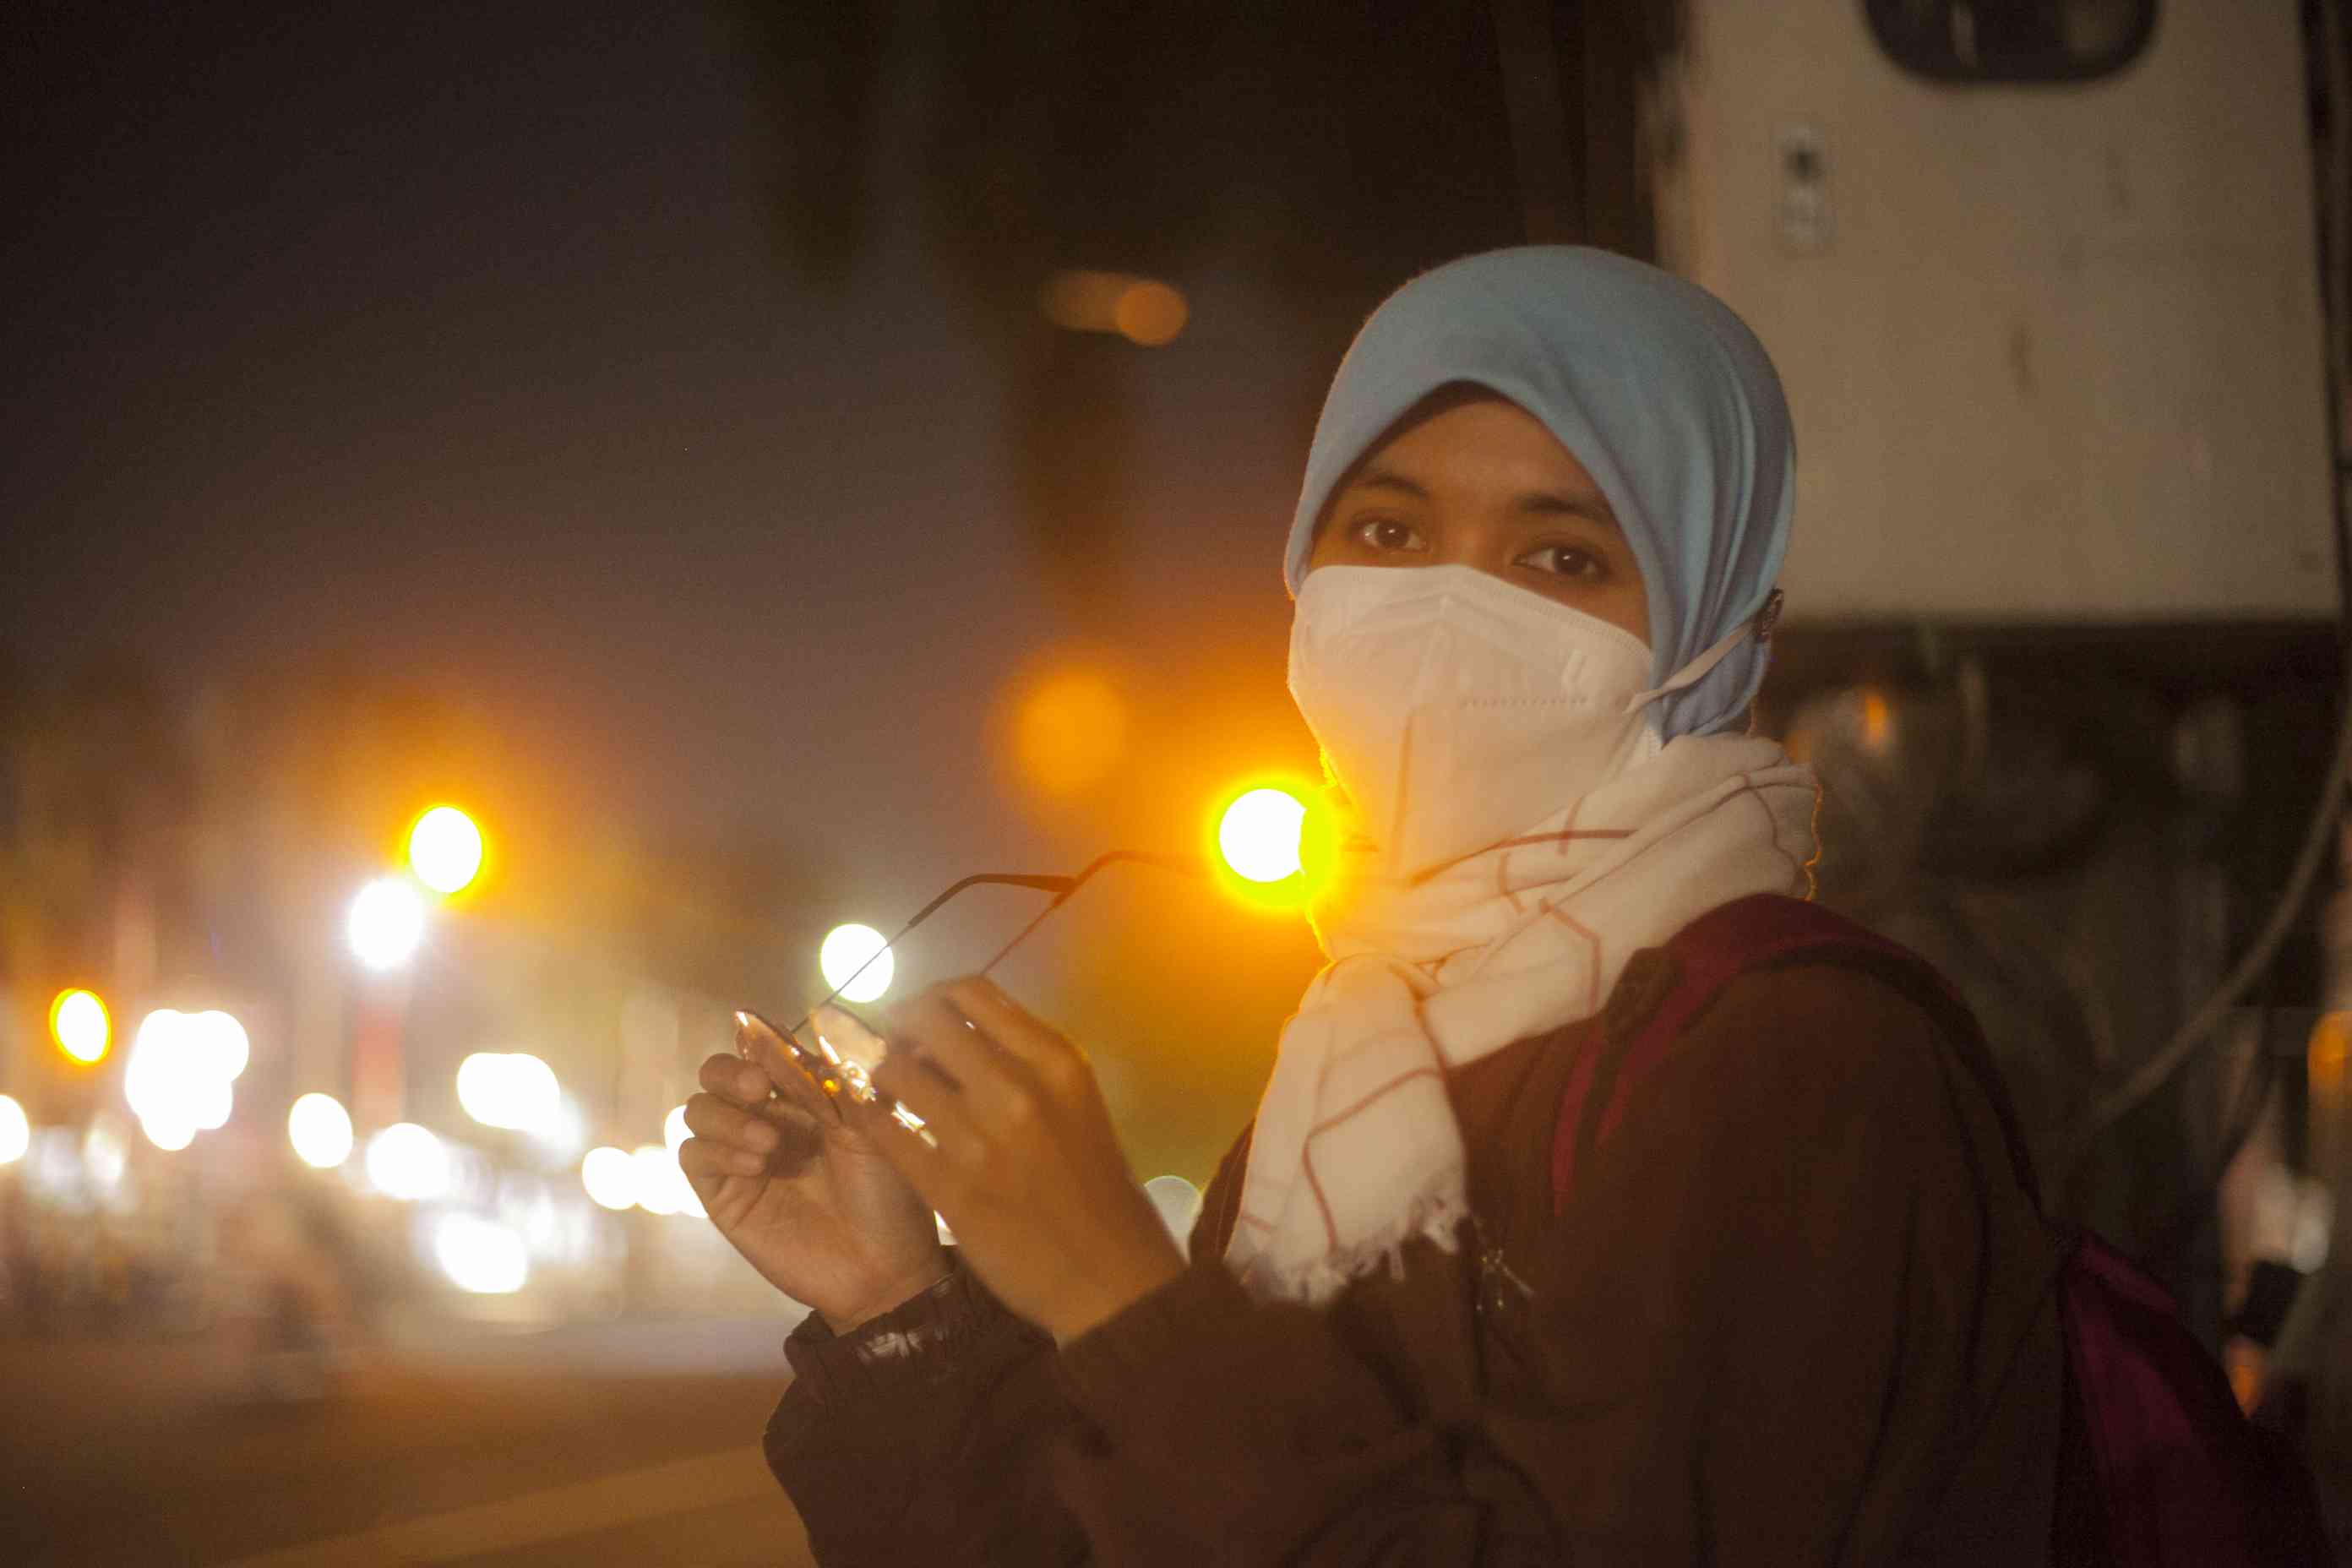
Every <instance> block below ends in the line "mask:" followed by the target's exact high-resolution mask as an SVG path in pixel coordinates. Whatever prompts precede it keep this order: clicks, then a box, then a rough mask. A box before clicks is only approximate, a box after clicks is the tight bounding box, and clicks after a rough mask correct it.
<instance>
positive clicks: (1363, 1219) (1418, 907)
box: [1225, 735, 1819, 1304]
mask: <svg viewBox="0 0 2352 1568" xmlns="http://www.w3.org/2000/svg"><path fill="white" fill-rule="evenodd" d="M1818 799H1819V786H1818V785H1817V784H1815V782H1814V779H1813V775H1812V773H1811V771H1809V770H1808V769H1806V768H1804V767H1801V766H1800V765H1798V764H1797V763H1793V762H1791V761H1790V758H1789V756H1788V754H1787V753H1786V752H1783V751H1782V750H1781V749H1780V746H1779V745H1778V744H1777V743H1776V742H1771V741H1766V740H1757V739H1748V738H1744V737H1740V736H1732V735H1708V736H1696V735H1689V736H1683V737H1681V738H1679V739H1676V740H1675V741H1672V742H1668V743H1667V744H1666V746H1665V747H1664V750H1663V751H1661V752H1659V753H1658V754H1657V755H1656V756H1655V757H1654V758H1652V759H1650V760H1649V761H1647V762H1644V763H1641V764H1639V765H1638V766H1635V767H1633V768H1631V769H1629V770H1627V771H1626V772H1624V773H1620V774H1618V775H1617V776H1615V777H1613V778H1612V779H1610V780H1608V781H1607V782H1606V783H1604V784H1601V785H1600V786H1599V787H1598V788H1596V789H1594V790H1593V791H1592V792H1591V794H1590V795H1586V796H1585V797H1584V798H1583V799H1581V800H1580V801H1578V802H1576V803H1575V804H1573V805H1570V806H1568V807H1567V808H1566V809H1565V810H1562V811H1560V812H1558V813H1556V814H1554V815H1553V816H1550V817H1549V818H1547V819H1546V820H1545V821H1544V822H1543V823H1541V824H1539V825H1538V826H1537V827H1536V828H1535V829H1534V830H1533V831H1531V832H1530V833H1528V834H1527V835H1525V836H1524V837H1518V838H1515V839H1511V840H1509V841H1507V842H1506V843H1503V844H1499V845H1496V846H1495V847H1491V848H1488V849H1484V850H1481V851H1479V852H1478V853H1476V854H1474V855H1471V856H1469V857H1467V858H1464V859H1461V860H1458V861H1455V862H1454V863H1453V864H1452V865H1450V866H1447V867H1444V868H1441V869H1439V870H1437V871H1435V872H1433V873H1430V874H1427V875H1425V876H1423V877H1422V878H1421V879H1417V880H1415V881H1412V882H1411V883H1403V882H1397V881H1387V882H1382V881H1380V880H1377V879H1373V878H1372V877H1370V876H1369V875H1364V874H1362V873H1361V870H1360V868H1362V867H1365V866H1368V865H1369V864H1370V860H1371V858H1370V856H1369V855H1357V856H1350V855H1349V854H1348V853H1346V852H1345V851H1343V852H1342V856H1341V858H1342V861H1343V865H1342V868H1341V870H1340V874H1339V876H1338V877H1336V878H1335V879H1334V881H1333V891H1332V892H1331V893H1330V894H1329V895H1328V898H1327V900H1326V901H1325V902H1323V903H1321V904H1319V905H1318V909H1317V910H1316V927H1317V932H1318V936H1320V938H1321V939H1322V942H1323V947H1324V952H1326V954H1327V955H1328V957H1329V958H1330V960H1331V962H1330V963H1328V965H1326V966H1325V968H1324V969H1323V971H1322V973H1319V974H1318V975H1317V976H1316V978H1315V980H1314V982H1313V984H1310V985H1308V987H1307V994H1306V995H1305V996H1304V997H1303V998H1301V1000H1300V1002H1299V1007H1298V1011H1297V1014H1295V1015H1294V1016H1292V1017H1291V1020H1290V1022H1289V1023H1288V1024H1287V1025H1286V1026H1285V1027H1284V1029H1283V1032H1282V1043H1281V1048H1280V1052H1279V1055H1278V1056H1277V1057H1276V1061H1275V1065H1274V1073H1273V1076H1272V1078H1271V1079H1269V1080H1268V1082H1267V1084H1266V1089H1265V1099H1264V1100H1262V1101H1261V1102H1260V1104H1259V1107H1258V1114H1257V1123H1256V1131H1255V1133H1254V1135H1253V1139H1252V1142H1251V1147H1250V1156H1249V1168H1248V1171H1247V1173H1246V1175H1245V1176H1244V1180H1243V1183H1242V1200H1241V1214H1240V1217H1239V1219H1238V1220H1237V1222H1236V1223H1235V1226H1234V1234H1233V1238H1232V1240H1231V1242H1230V1244H1229V1245H1228V1246H1227V1247H1226V1251H1225V1260H1226V1263H1227V1265H1228V1266H1229V1267H1230V1268H1233V1270H1234V1273H1235V1275H1236V1276H1238V1277H1239V1279H1241V1281H1242V1282H1243V1284H1244V1285H1245V1286H1246V1287H1247V1288H1248V1289H1250V1290H1251V1291H1252V1292H1253V1293H1254V1294H1256V1295H1258V1296H1260V1297H1262V1298H1268V1299H1283V1300H1305V1301H1308V1302H1313V1303H1318V1304H1319V1303H1322V1302H1325V1301H1328V1300H1330V1298H1331V1297H1333V1296H1334V1295H1336V1294H1338V1292H1339V1289H1341V1288H1342V1287H1343V1286H1345V1285H1346V1284H1347V1283H1348V1282H1349V1280H1351V1279H1356V1278H1358V1277H1359V1276H1360V1275H1362V1274H1364V1273H1366V1272H1368V1271H1370V1269H1372V1268H1377V1267H1379V1266H1381V1265H1382V1264H1383V1263H1388V1264H1393V1262H1394V1260H1395V1258H1396V1257H1397V1252H1398V1248H1400V1247H1402V1245H1403V1244H1404V1243H1405V1242H1406V1241H1407V1240H1409V1239H1410V1238H1412V1237H1415V1236H1425V1237H1429V1238H1430V1239H1431V1240H1433V1241H1435V1242H1436V1243H1438V1244H1439V1245H1440V1246H1442V1247H1446V1248H1447V1249H1448V1250H1451V1249H1452V1247H1453V1246H1454V1233H1455V1230H1456V1228H1457V1227H1458V1226H1459V1225H1460V1224H1461V1222H1462V1220H1463V1219H1464V1218H1465V1217H1466V1215H1468V1212H1469V1210H1468V1199H1467V1195H1466V1187H1465V1160H1464V1154H1463V1147H1462V1132H1461V1129H1460V1128H1459V1127H1457V1126H1456V1125H1455V1123H1454V1108H1453V1103H1452V1101H1451V1100H1449V1098H1448V1097H1447V1094H1446V1088H1445V1080H1446V1077H1447V1075H1448V1074H1450V1073H1452V1072H1453V1071H1454V1070H1455V1069H1456V1068H1461V1067H1463V1066H1465V1065H1466V1064H1468V1063H1470V1062H1474V1061H1476V1060H1477V1059H1478V1058H1481V1057H1484V1056H1486V1055H1488V1054H1490V1053H1491V1052H1494V1051H1497V1050H1500V1049H1501V1048H1502V1047H1505V1046H1507V1045H1510V1044H1511V1043H1513V1042H1514V1041H1517V1040H1523V1039H1527V1038H1528V1037H1531V1036H1535V1035H1540V1034H1543V1033H1545V1032H1547V1031H1549V1030H1552V1029H1556V1028H1558V1027H1559V1026H1562V1025H1565V1024H1570V1023H1574V1022H1576V1021H1578V1020H1580V1019H1583V1018H1589V1017H1591V1016H1593V1015H1594V1014H1596V1013H1598V1012H1600V1011H1601V1005H1602V1004H1603V1003H1604V1002H1605V1001H1606V1000H1607V999H1608V995H1609V992H1610V989H1611V987H1612V986H1613V985H1615V984H1616V983H1617V977H1618V975H1619V974H1620V973H1622V971H1623V970H1624V967H1625V961H1626V960H1627V959H1628V958H1630V957H1631V956H1632V955H1633V953H1634V952H1638V951H1640V950H1641V949H1643V948H1645V947H1654V946H1655V945H1657V944H1658V943H1660V942H1664V941H1665V940H1666V939H1667V938H1668V937H1670V936H1672V935H1674V933H1675V931H1679V930H1681V929H1682V928H1683V927H1684V926H1685V925H1687V924H1688V923H1690V921H1693V920H1695V919H1696V918H1697V917H1698V916H1700V915H1702V914H1704V913H1706V911H1707V910H1711V909H1714V908H1715V907H1716V906H1717V905H1718V904H1724V903H1728V902H1730V901H1731V900H1735V899H1738V898H1743V897H1746V896H1747V895H1748V894H1750V893H1789V894H1794V895H1797V896H1800V897H1811V892H1812V872H1811V867H1812V863H1813V861H1814V859H1815V858H1816V856H1817V853H1818V841H1817V839H1816V838H1815V837H1814V830H1813V816H1814V808H1815V805H1816V802H1817V801H1818ZM1349 863H1352V864H1353V865H1354V866H1355V867H1357V868H1359V874H1358V875H1356V876H1354V877H1352V878H1351V877H1350V876H1349Z"/></svg>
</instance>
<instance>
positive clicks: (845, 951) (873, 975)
mask: <svg viewBox="0 0 2352 1568" xmlns="http://www.w3.org/2000/svg"><path fill="white" fill-rule="evenodd" d="M877 954H878V955H879V956H877ZM867 959H872V960H873V962H872V963H866V960H867ZM816 965H817V967H818V968H819V969H821V970H823V971H824V983H825V984H827V985H830V986H832V987H833V988H834V989H835V990H836V991H838V992H840V993H841V995H842V999H843V1000H844V1001H848V1002H875V1001H879V1000H880V999H881V996H882V994H883V993H884V992H886V991H887V990H889V989H890V980H891V976H892V975H893V974H894V973H896V971H897V968H898V960H897V955H896V954H894V953H891V952H885V951H884V939H883V936H882V933H881V932H880V931H876V930H875V929H874V928H873V927H872V926H868V925H859V924H857V923H856V921H852V922H850V923H849V924H847V925H837V926H835V927H834V928H833V930H831V931H827V932H826V933H825V937H824V945H823V946H822V947H820V948H818V949H817V954H816ZM852 975H856V979H855V980H852V979H851V978H850V976H852Z"/></svg>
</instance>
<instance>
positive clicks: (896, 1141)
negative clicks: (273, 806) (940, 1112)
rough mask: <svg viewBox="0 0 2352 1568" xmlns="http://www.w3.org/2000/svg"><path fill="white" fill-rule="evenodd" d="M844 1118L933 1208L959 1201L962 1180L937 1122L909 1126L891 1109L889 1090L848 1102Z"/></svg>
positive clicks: (946, 1206)
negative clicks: (870, 1098) (872, 1097)
mask: <svg viewBox="0 0 2352 1568" xmlns="http://www.w3.org/2000/svg"><path fill="white" fill-rule="evenodd" d="M908 1109H910V1110H911V1109H912V1108H911V1107H909V1108H908ZM842 1118H843V1120H844V1121H847V1122H848V1123H849V1125H850V1127H851V1128H852V1129H853V1130H855V1131H856V1132H858V1133H859V1134H860V1135H861V1136H862V1137H864V1138H865V1140H866V1142H867V1143H868V1144H869V1145H871V1146H872V1147H873V1149H874V1150H875V1152H877V1153H878V1154H880V1155H881V1156H882V1157H883V1158H884V1159H885V1160H887V1161H888V1162H889V1163H890V1164H891V1167H892V1168H893V1169H895V1170H896V1171H897V1172H898V1174H900V1175H901V1176H904V1177H905V1178H906V1179H907V1184H908V1185H909V1186H911V1187H913V1188H914V1189H915V1195H916V1196H917V1197H919V1198H921V1199H922V1200H923V1202H924V1203H925V1204H927V1205H929V1206H930V1207H931V1208H932V1209H934V1210H937V1211H938V1212H940V1213H941V1214H945V1213H946V1212H948V1208H949V1206H950V1205H954V1204H956V1203H957V1202H958V1201H960V1196H961V1191H962V1188H961V1184H960V1183H959V1182H958V1181H957V1180H956V1179H955V1173H954V1170H953V1168H952V1167H951V1166H950V1164H949V1162H948V1158H947V1155H946V1153H945V1150H946V1149H947V1147H948V1144H947V1143H946V1142H944V1141H942V1140H941V1139H940V1137H939V1134H938V1131H937V1127H936V1124H933V1123H931V1122H929V1121H928V1120H927V1121H925V1125H924V1126H923V1128H922V1130H921V1131H914V1130H912V1129H910V1128H908V1126H907V1125H906V1123H904V1122H903V1121H899V1120H898V1118H897V1117H896V1116H895V1115H894V1114H893V1113H892V1097H890V1096H888V1095H887V1094H886V1095H885V1096H884V1097H883V1098H882V1099H881V1100H877V1101H875V1102H874V1103H872V1104H863V1103H859V1102H857V1101H855V1100H853V1101H851V1102H849V1103H848V1104H846V1105H845V1106H843V1108H842ZM949 1223H950V1224H953V1223H954V1222H953V1221H952V1220H950V1222H949Z"/></svg>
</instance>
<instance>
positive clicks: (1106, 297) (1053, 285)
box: [1037, 268, 1191, 348]
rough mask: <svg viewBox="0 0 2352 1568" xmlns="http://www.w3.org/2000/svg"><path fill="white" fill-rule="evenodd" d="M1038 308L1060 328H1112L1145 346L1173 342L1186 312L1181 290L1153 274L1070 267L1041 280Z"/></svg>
mask: <svg viewBox="0 0 2352 1568" xmlns="http://www.w3.org/2000/svg"><path fill="white" fill-rule="evenodd" d="M1037 308H1038V309H1039V310H1042V311H1044V312H1045V319H1046V320H1047V321H1051V322H1053V323H1054V324H1055V326H1057V327H1059V328H1061V329H1062V330H1063V331H1071V332H1116V333H1117V334H1118V335H1119V336H1120V337H1123V338H1125V339H1126V340H1127V341H1128V342H1131V343H1136V344H1139V345H1141V346H1142V347H1144V348H1158V347H1160V345H1162V344H1164V343H1171V342H1175V341H1176V337H1177V334H1179V333H1180V332H1181V331H1183V330H1184V323H1185V321H1186V320H1187V319H1189V317H1190V315H1191V310H1190V308H1189V307H1188V306H1187V305H1186V303H1185V300H1184V295H1183V291H1182V290H1181V289H1177V288H1175V287H1174V286H1173V285H1171V284H1167V283H1163V282H1161V281H1160V279H1156V278H1138V277H1135V276H1133V275H1132V274H1129V273H1125V272H1100V271H1092V270H1087V269H1085V268H1072V269H1070V270H1068V271H1064V272H1056V273H1055V274H1054V275H1053V276H1052V277H1051V278H1048V279H1046V280H1045V288H1044V289H1040V290H1039V291H1038V296H1037Z"/></svg>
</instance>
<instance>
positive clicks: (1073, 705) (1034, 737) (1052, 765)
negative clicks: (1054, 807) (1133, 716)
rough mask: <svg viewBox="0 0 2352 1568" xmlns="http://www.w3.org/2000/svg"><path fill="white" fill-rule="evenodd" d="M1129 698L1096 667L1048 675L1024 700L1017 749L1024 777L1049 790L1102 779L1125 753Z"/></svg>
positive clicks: (1072, 789) (1016, 721)
mask: <svg viewBox="0 0 2352 1568" xmlns="http://www.w3.org/2000/svg"><path fill="white" fill-rule="evenodd" d="M1127 731H1128V716H1127V701H1126V700H1125V699H1124V698H1123V697H1121V696H1120V695H1119V692H1118V687H1116V686H1115V685H1113V684H1112V683H1111V681H1110V679H1108V677H1107V676H1104V675H1102V674H1100V673H1099V672H1097V671H1095V670H1088V669H1076V670H1066V671H1063V672H1061V673H1059V674H1055V675H1052V676H1048V677H1047V678H1046V679H1044V680H1042V681H1040V682H1039V683H1038V684H1037V685H1036V686H1035V687H1034V688H1033V689H1031V690H1030V691H1028V692H1027V693H1026V694H1025V695H1024V696H1023V697H1022V699H1021V700H1020V702H1019V705H1018V707H1017V709H1016V710H1015V712H1014V716H1013V755H1014V758H1015V759H1016V761H1017V762H1018V763H1019V764H1020V768H1021V774H1022V777H1024V779H1026V780H1027V781H1028V782H1029V783H1030V784H1033V785H1034V786H1035V787H1036V788H1038V789H1041V790H1043V791H1045V793H1046V794H1048V795H1074V794H1076V792H1078V791H1080V790H1083V789H1086V788H1087V787H1089V786H1090V785H1093V784H1099V783H1101V782H1102V781H1103V780H1104V779H1105V778H1107V777H1108V776H1109V774H1110V772H1111V770H1112V769H1113V768H1115V767H1117V766H1118V763H1119V760H1120V759H1121V758H1122V757H1124V756H1125V755H1126V753H1127Z"/></svg>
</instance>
